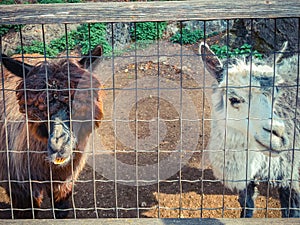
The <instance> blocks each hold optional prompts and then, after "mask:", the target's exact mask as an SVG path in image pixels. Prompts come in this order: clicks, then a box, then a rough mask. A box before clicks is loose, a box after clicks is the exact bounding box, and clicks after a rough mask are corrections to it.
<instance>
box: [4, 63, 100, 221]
mask: <svg viewBox="0 0 300 225" xmlns="http://www.w3.org/2000/svg"><path fill="white" fill-rule="evenodd" d="M0 72H1V70H0ZM1 78H2V79H1V80H2V82H1V83H0V91H1V93H0V185H2V186H4V187H5V189H6V190H7V193H8V194H9V196H10V197H11V203H12V206H13V208H14V218H32V217H33V213H34V210H33V207H34V208H39V207H40V206H41V203H42V200H43V195H44V194H47V195H48V196H50V197H51V196H52V194H53V198H54V201H55V204H54V207H55V208H56V209H66V208H68V204H67V199H68V197H69V196H70V195H71V193H72V185H73V183H74V181H75V180H76V179H77V177H78V175H79V173H80V171H81V170H82V168H83V166H84V165H85V154H83V152H84V149H85V147H86V144H87V141H88V138H89V135H90V134H91V132H92V128H93V126H92V125H91V120H92V118H93V120H92V121H93V122H94V127H95V128H97V127H99V125H100V120H101V119H102V117H103V106H102V94H101V90H100V82H99V80H98V79H97V78H96V77H95V76H94V75H92V74H91V73H90V72H89V71H88V70H86V69H84V68H83V66H82V64H81V62H77V61H75V60H74V61H73V60H61V61H58V62H56V63H45V62H43V63H38V64H37V65H36V66H35V67H33V69H32V70H31V71H30V72H29V73H28V74H27V77H26V79H25V80H23V79H21V78H19V77H17V76H15V75H14V74H12V73H10V72H8V71H7V70H6V69H3V73H1ZM24 87H26V91H24ZM70 106H71V108H72V109H71V110H70ZM61 109H65V110H66V111H67V112H69V113H70V112H71V113H70V115H71V119H72V120H82V119H84V120H90V121H88V122H85V123H80V129H79V130H78V131H77V132H75V135H76V139H77V142H76V143H77V145H76V148H75V149H74V150H73V154H72V160H71V162H69V163H68V164H66V165H64V166H61V165H55V164H53V163H51V162H49V159H48V154H49V153H48V152H47V149H48V137H49V135H48V124H49V119H50V118H51V116H52V115H55V113H57V111H58V110H61ZM92 116H93V117H92ZM27 119H28V123H27V122H26V121H27ZM74 123H75V122H74ZM71 132H72V131H71ZM72 170H73V171H72ZM51 186H52V188H53V193H51ZM18 209H20V210H18ZM25 209H27V210H25ZM55 215H56V217H57V218H63V217H66V215H67V211H64V210H62V211H60V212H59V211H57V212H56V214H55Z"/></svg>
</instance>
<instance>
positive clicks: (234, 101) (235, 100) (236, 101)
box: [229, 97, 245, 108]
mask: <svg viewBox="0 0 300 225" xmlns="http://www.w3.org/2000/svg"><path fill="white" fill-rule="evenodd" d="M229 101H230V104H231V105H232V106H233V107H235V108H237V107H238V106H237V105H238V104H240V103H242V102H245V101H244V100H243V99H240V98H236V97H231V98H229Z"/></svg>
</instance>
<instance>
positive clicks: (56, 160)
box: [49, 152, 71, 166]
mask: <svg viewBox="0 0 300 225" xmlns="http://www.w3.org/2000/svg"><path fill="white" fill-rule="evenodd" d="M49 161H50V162H51V163H53V164H54V165H57V166H66V165H67V164H69V163H70V161H71V155H70V154H60V153H59V152H56V153H52V154H50V155H49Z"/></svg>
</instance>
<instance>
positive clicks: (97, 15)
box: [0, 0, 300, 24]
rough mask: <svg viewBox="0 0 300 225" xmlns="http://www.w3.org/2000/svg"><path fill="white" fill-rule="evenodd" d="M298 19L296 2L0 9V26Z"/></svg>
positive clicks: (215, 0) (213, 0)
mask: <svg viewBox="0 0 300 225" xmlns="http://www.w3.org/2000/svg"><path fill="white" fill-rule="evenodd" d="M299 16H300V1H299V0H284V1H283V0H221V1H220V0H191V1H157V2H98V3H78V4H46V5H44V4H43V5H42V4H34V5H32V4H28V5H26V4H25V5H1V6H0V24H51V23H93V22H142V21H179V20H180V21H181V20H213V19H236V18H280V17H299Z"/></svg>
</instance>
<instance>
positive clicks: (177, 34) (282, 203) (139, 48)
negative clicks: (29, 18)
mask: <svg viewBox="0 0 300 225" xmlns="http://www.w3.org/2000/svg"><path fill="white" fill-rule="evenodd" d="M281 20H284V19H272V20H271V19H270V20H268V23H271V24H272V29H273V30H274V32H273V34H272V35H271V36H272V37H273V40H272V42H271V43H272V47H271V50H269V51H268V50H266V51H264V52H258V51H255V49H256V48H257V49H259V48H260V47H262V46H260V45H258V44H257V43H256V42H255V41H256V39H255V38H257V37H256V34H257V33H256V30H255V29H257V27H258V26H257V24H259V20H255V19H251V20H250V19H249V20H222V21H187V22H186V21H185V22H183V21H182V22H168V23H164V22H163V23H161V22H148V23H107V24H105V26H104V25H103V24H100V25H99V24H86V25H84V26H83V25H80V28H77V31H78V30H79V31H80V32H81V33H80V34H78V33H76V32H74V30H73V31H71V29H70V27H71V25H63V26H61V28H62V29H61V30H60V31H58V30H56V28H53V29H52V28H51V26H54V25H33V26H32V28H33V29H35V30H36V32H35V34H37V36H39V37H40V40H39V42H38V41H37V42H36V43H39V44H40V45H35V47H31V48H30V47H28V44H26V43H27V42H28V41H27V39H28V38H29V36H26V35H25V34H24V33H25V32H26V29H25V28H26V26H28V25H26V26H25V28H24V27H21V28H20V29H19V31H18V32H16V37H17V39H18V41H17V42H18V44H17V45H19V47H18V48H17V51H19V53H20V54H19V55H17V56H14V57H8V56H7V55H2V56H1V60H2V64H1V71H2V72H1V98H0V99H1V113H0V114H1V115H0V117H1V130H0V132H1V133H0V135H1V149H0V161H1V165H2V166H1V172H0V175H1V176H0V184H1V186H3V187H4V188H3V189H1V193H0V202H1V204H0V217H1V218H13V219H15V218H19V217H24V218H27V217H28V218H63V217H65V216H67V214H68V217H69V218H127V217H133V218H141V217H152V218H157V217H158V218H170V217H171V218H208V217H215V218H217V217H225V218H227V217H229V218H237V217H240V216H242V217H248V216H252V213H253V212H252V211H253V210H252V209H255V213H254V216H255V217H280V216H281V210H282V208H284V209H286V210H283V213H285V214H284V215H285V216H288V217H290V216H291V217H293V216H297V215H299V212H298V211H297V208H299V194H298V189H299V188H298V186H299V184H298V167H297V161H298V160H297V159H298V158H297V154H298V153H297V152H298V151H299V149H298V145H297V138H296V137H297V134H298V127H297V118H298V117H297V115H298V112H297V107H296V106H297V105H298V99H297V96H298V76H299V34H300V33H299V21H298V19H297V18H295V19H293V20H294V22H295V24H297V26H296V28H297V30H296V32H295V34H296V35H295V34H293V35H294V36H293V38H291V39H292V40H293V41H294V43H296V46H292V47H291V46H290V45H291V44H289V46H290V47H289V51H286V50H285V49H282V44H283V39H284V38H288V34H285V36H284V37H282V36H279V35H281V34H278V33H277V32H278V29H277V21H280V24H281V22H282V21H281ZM241 23H243V24H244V27H243V28H244V29H247V34H246V35H245V36H244V38H245V39H243V40H239V38H241V37H239V36H238V37H237V38H235V37H233V36H232V33H233V32H232V31H233V30H236V31H237V32H235V34H239V31H240V30H241V29H240V28H239V27H238V26H239V25H241ZM216 24H217V25H216ZM102 26H104V27H105V28H103V27H102ZM163 26H166V27H167V29H171V30H170V31H166V30H163V29H162V27H163ZM212 27H214V28H212ZM215 27H216V28H215ZM27 28H28V27H27ZM80 29H81V30H80ZM101 29H102V30H101ZM103 29H104V31H105V33H106V39H107V40H108V41H106V40H105V39H103V37H100V38H99V37H97V35H101V34H100V33H101V32H103ZM143 29H144V30H143ZM145 29H146V30H148V31H149V30H150V31H151V29H152V32H153V30H154V32H153V34H152V33H150V32H149V33H147V32H146V30H145ZM172 29H173V30H172ZM213 29H216V30H217V31H218V32H216V30H213ZM220 30H221V32H220ZM125 31H126V32H128V33H126V32H125ZM199 31H201V32H199ZM268 31H269V29H266V30H264V29H263V28H261V27H260V32H261V33H263V32H268ZM48 32H49V33H50V34H49V35H48ZM72 32H73V33H72ZM244 32H245V30H244ZM53 33H60V34H59V36H60V37H62V38H60V39H59V41H58V39H53V40H51V35H53ZM74 34H75V35H74ZM30 35H32V33H31V34H30ZM80 35H81V36H80ZM126 35H127V36H126ZM145 35H146V36H147V35H148V36H151V35H154V37H150V39H153V40H151V41H145V40H144V39H147V38H149V37H145ZM171 36H172V37H171ZM124 37H125V38H124ZM6 38H7V37H5V36H3V37H1V39H0V40H1V43H0V44H1V45H0V46H1V49H2V50H1V52H3V53H6V54H7V52H6V47H7V46H6V45H7V44H6V43H7V42H6V41H7V39H6ZM101 38H102V39H101ZM122 38H123V39H122ZM291 39H289V40H291ZM170 40H172V41H170ZM295 40H296V41H295ZM80 41H81V42H80ZM200 42H203V43H204V44H202V46H203V49H204V50H203V52H201V51H200V52H199V49H200V50H201V48H199V45H200ZM236 42H238V43H242V45H241V47H240V46H238V47H237V46H236ZM100 43H101V47H97V45H99V44H100ZM217 44H218V45H217ZM246 44H248V45H246ZM57 46H58V49H59V50H58V51H59V53H58V52H55V48H56V47H57ZM205 46H206V47H205ZM208 46H210V47H211V49H212V50H214V53H212V52H210V49H209V47H208ZM34 48H35V49H34ZM15 49H16V48H15ZM32 49H34V50H36V52H37V53H40V54H32V53H30V54H29V53H28V52H30V51H32ZM34 50H33V51H34ZM259 50H262V49H259ZM81 55H82V56H81ZM291 55H295V56H294V57H293V59H294V61H286V58H287V59H289V57H290V56H291ZM235 58H242V59H243V60H241V61H237V62H236V60H235ZM257 58H262V59H260V60H259V59H257ZM203 61H204V64H203ZM277 61H278V62H277ZM62 62H63V63H62ZM245 62H247V63H245ZM243 63H244V64H243ZM277 64H278V65H284V66H286V65H289V68H290V69H289V70H285V69H283V68H284V66H274V65H277ZM31 65H35V66H34V67H32V66H31ZM291 65H293V66H291ZM238 66H240V67H238ZM266 66H269V67H268V68H266ZM62 67H63V68H62ZM236 71H239V72H241V74H237V75H240V77H242V78H243V79H242V78H240V77H239V76H237V75H236V74H235V73H237V72H236ZM245 71H247V73H246V74H245ZM283 72H286V74H285V75H286V77H282V78H283V79H286V80H287V79H288V78H290V79H294V81H295V82H296V83H293V82H288V83H282V82H279V83H278V84H277V83H276V81H277V79H279V78H277V74H280V73H281V74H280V75H282V73H283ZM257 73H259V74H257ZM15 75H17V76H18V77H17V76H15ZM235 76H237V77H235ZM235 79H236V80H235ZM22 80H23V82H22ZM241 80H242V81H241ZM99 81H100V82H101V85H100V83H99ZM239 82H244V83H242V84H241V83H239ZM280 91H281V92H283V93H284V94H283V95H279V94H278V93H279V92H280ZM286 92H287V93H294V94H292V95H288V94H286ZM276 96H279V97H278V98H279V100H278V101H277V100H276V101H275V99H276V98H275V97H276ZM282 96H283V97H282ZM211 98H213V99H211ZM283 99H289V104H288V105H290V107H288V106H287V105H286V104H285V105H284V107H288V108H289V109H288V110H289V111H288V112H289V114H288V113H287V111H284V110H281V108H280V107H279V106H278V105H280V103H278V102H280V101H283ZM57 102H58V103H57ZM102 103H103V108H102ZM284 107H282V108H284ZM273 111H274V112H273ZM212 112H213V113H212ZM224 112H225V113H224ZM291 112H292V113H293V115H291ZM102 113H104V117H103V118H101V115H102ZM222 113H223V114H222ZM100 119H101V125H100V126H99V128H98V124H99V121H100ZM266 123H267V124H268V126H267V125H266ZM96 128H97V129H96ZM284 129H286V130H284ZM264 132H265V133H264ZM260 135H261V136H260ZM261 138H263V140H262V139H261ZM275 141H276V143H275ZM232 142H234V143H235V144H236V145H233V144H232ZM257 143H258V144H257ZM276 144H277V145H278V146H277V145H276ZM275 145H276V146H275ZM216 146H219V147H217V148H216ZM258 146H259V147H258ZM285 157H286V158H288V159H285ZM85 162H86V164H85V165H84V163H85ZM233 162H234V163H233ZM232 163H233V164H232ZM81 170H82V171H81ZM274 170H275V172H274ZM273 173H275V175H274V174H273ZM296 174H297V175H296ZM216 177H217V178H216ZM223 183H225V185H223ZM258 183H259V185H258ZM277 186H279V187H280V188H279V190H280V192H279V193H280V194H277V191H276V189H275V188H276V187H277ZM290 187H293V188H290ZM257 189H259V191H260V193H261V194H260V195H259V196H258V197H257V198H256V200H255V197H256V195H257V193H258V192H257ZM253 201H255V205H254V202H253ZM67 202H68V203H67ZM243 206H244V207H243ZM281 207H282V208H281ZM241 212H242V213H241Z"/></svg>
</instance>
